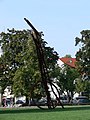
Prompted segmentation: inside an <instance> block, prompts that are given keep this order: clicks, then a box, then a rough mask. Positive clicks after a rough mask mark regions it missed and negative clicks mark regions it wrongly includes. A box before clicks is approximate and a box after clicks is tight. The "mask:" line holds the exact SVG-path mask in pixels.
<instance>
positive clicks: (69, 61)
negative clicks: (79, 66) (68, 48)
mask: <svg viewBox="0 0 90 120" xmlns="http://www.w3.org/2000/svg"><path fill="white" fill-rule="evenodd" d="M59 59H60V60H61V61H62V62H63V63H65V64H67V65H69V66H71V67H73V68H75V67H76V66H75V63H76V59H75V58H67V57H63V58H59Z"/></svg>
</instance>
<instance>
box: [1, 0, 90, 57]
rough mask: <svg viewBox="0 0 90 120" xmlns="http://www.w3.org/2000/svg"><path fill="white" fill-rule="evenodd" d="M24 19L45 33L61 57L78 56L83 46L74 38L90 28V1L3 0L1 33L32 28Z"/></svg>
mask: <svg viewBox="0 0 90 120" xmlns="http://www.w3.org/2000/svg"><path fill="white" fill-rule="evenodd" d="M24 18H27V19H28V20H30V21H31V23H32V24H33V25H34V26H35V27H36V28H37V30H38V31H39V32H40V31H43V33H44V40H45V41H47V43H48V46H50V47H54V50H55V51H57V53H58V54H59V56H60V57H64V56H65V55H67V54H70V55H71V56H72V57H75V54H76V52H77V51H78V49H79V47H80V46H75V38H76V37H81V36H80V32H81V31H82V30H87V29H90V0H0V32H2V31H3V32H6V30H7V28H9V29H12V28H15V29H16V30H18V29H20V30H21V29H22V30H23V29H31V28H29V26H28V25H27V24H26V22H25V21H24ZM0 53H1V50H0Z"/></svg>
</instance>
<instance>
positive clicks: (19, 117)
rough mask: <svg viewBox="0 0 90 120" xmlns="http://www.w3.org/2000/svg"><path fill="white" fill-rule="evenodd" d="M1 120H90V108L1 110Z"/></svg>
mask: <svg viewBox="0 0 90 120" xmlns="http://www.w3.org/2000/svg"><path fill="white" fill-rule="evenodd" d="M0 120H90V106H85V105H84V106H65V108H64V109H62V108H60V107H58V108H56V109H53V110H40V109H38V108H0Z"/></svg>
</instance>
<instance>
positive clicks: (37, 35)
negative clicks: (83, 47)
mask: <svg viewBox="0 0 90 120" xmlns="http://www.w3.org/2000/svg"><path fill="white" fill-rule="evenodd" d="M24 20H25V21H26V22H27V24H28V25H29V26H30V27H31V28H32V32H31V35H32V38H33V41H34V43H35V46H36V50H37V57H38V62H39V68H40V72H41V78H42V85H43V86H44V89H45V92H46V95H47V106H48V109H52V108H55V107H56V105H55V104H54V102H53V101H52V99H51V96H50V91H49V87H48V84H49V85H50V86H51V90H52V92H53V94H54V95H55V97H56V100H57V101H58V103H60V105H61V106H62V108H64V107H63V105H62V103H61V102H60V94H59V90H58V89H57V87H56V86H55V85H54V84H53V83H52V81H51V80H50V77H49V74H48V70H47V66H46V62H45V58H44V52H43V46H42V44H41V33H40V32H38V31H37V30H36V28H35V27H34V26H33V25H32V24H31V22H30V21H28V20H27V19H26V18H24ZM53 87H54V88H55V89H56V90H57V93H58V95H57V94H56V93H55V91H54V88H53ZM38 107H40V106H38ZM40 108H41V107H40Z"/></svg>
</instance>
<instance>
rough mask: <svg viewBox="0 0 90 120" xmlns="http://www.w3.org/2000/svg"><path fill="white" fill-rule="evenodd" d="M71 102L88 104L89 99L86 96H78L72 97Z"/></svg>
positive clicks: (89, 102)
mask: <svg viewBox="0 0 90 120" xmlns="http://www.w3.org/2000/svg"><path fill="white" fill-rule="evenodd" d="M72 103H73V104H76V105H88V104H90V100H89V99H88V97H86V96H78V97H76V98H75V99H73V102H72Z"/></svg>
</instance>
